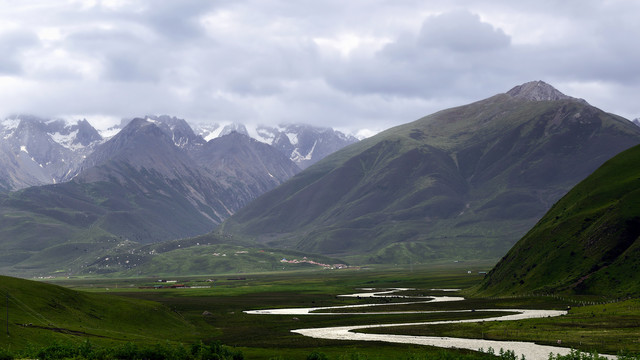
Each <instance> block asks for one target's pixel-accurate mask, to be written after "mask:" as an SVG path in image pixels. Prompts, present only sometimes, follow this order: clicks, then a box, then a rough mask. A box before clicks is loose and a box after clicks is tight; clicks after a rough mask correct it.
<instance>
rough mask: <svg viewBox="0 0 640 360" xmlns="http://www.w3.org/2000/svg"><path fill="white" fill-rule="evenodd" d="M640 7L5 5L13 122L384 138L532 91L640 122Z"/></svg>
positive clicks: (123, 1) (265, 0)
mask: <svg viewBox="0 0 640 360" xmlns="http://www.w3.org/2000/svg"><path fill="white" fill-rule="evenodd" d="M639 15H640V1H627V0H601V1H594V0H580V1H578V0H566V1H548V0H524V1H512V0H495V1H480V0H467V1H464V0H446V1H445V0H442V1H439V0H428V1H425V0H415V1H414V0H394V1H388V0H348V1H345V0H326V1H318V0H313V1H307V0H298V1H288V0H282V1H278V0H215V1H214V0H212V1H207V0H184V1H176V0H140V1H128V0H102V1H100V0H93V1H91V0H82V1H80V0H70V1H62V0H60V1H56V0H40V1H36V0H34V1H31V0H0V116H7V115H9V114H12V113H31V114H36V115H40V116H45V117H67V118H74V117H87V119H88V120H89V121H91V122H93V123H94V125H95V126H101V127H104V126H107V125H108V124H109V123H111V122H117V121H118V120H119V119H120V118H123V117H134V116H142V115H145V114H170V115H174V116H178V117H181V118H184V119H186V120H188V121H191V122H196V123H197V122H218V123H225V122H230V121H237V122H243V123H247V124H251V123H254V124H255V123H263V124H278V123H290V122H304V123H312V124H316V125H322V126H331V127H335V128H339V129H342V130H345V131H349V132H357V131H364V132H363V133H373V132H377V131H380V130H383V129H386V128H388V127H391V126H393V125H398V124H402V123H406V122H409V121H412V120H415V119H417V118H419V117H422V116H424V115H428V114H430V113H432V112H435V111H437V110H441V109H444V108H447V107H451V106H456V105H462V104H466V103H469V102H471V101H475V100H480V99H483V98H486V97H489V96H491V95H494V94H496V93H501V92H506V91H507V90H509V89H510V88H511V87H513V86H515V85H517V84H521V83H524V82H527V81H531V80H544V81H546V82H548V83H550V84H552V85H554V86H555V87H556V88H558V89H559V90H560V91H562V92H564V93H565V94H567V95H571V96H575V97H581V98H584V99H586V100H587V101H589V102H590V103H591V104H592V105H595V106H597V107H599V108H601V109H603V110H605V111H609V112H613V113H616V114H619V115H622V116H625V117H627V118H635V117H640V45H638V44H639V43H638V39H640V16H639Z"/></svg>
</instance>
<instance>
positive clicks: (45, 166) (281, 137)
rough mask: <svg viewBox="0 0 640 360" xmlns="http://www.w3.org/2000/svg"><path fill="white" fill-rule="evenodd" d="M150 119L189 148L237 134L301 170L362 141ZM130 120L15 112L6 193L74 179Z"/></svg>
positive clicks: (1, 178)
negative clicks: (105, 125) (105, 122)
mask: <svg viewBox="0 0 640 360" xmlns="http://www.w3.org/2000/svg"><path fill="white" fill-rule="evenodd" d="M144 119H146V120H147V121H149V122H152V123H155V124H156V125H157V126H158V127H159V128H160V129H161V130H162V131H163V132H164V133H165V134H167V135H168V136H169V137H170V138H171V139H172V141H173V143H174V144H175V145H176V146H177V147H179V148H182V149H184V150H187V151H191V150H194V149H196V148H198V147H202V146H204V145H205V144H206V143H207V142H208V141H211V140H213V139H217V138H220V137H222V136H225V135H229V134H231V133H233V132H235V133H238V134H242V135H246V136H249V137H251V138H253V139H255V140H258V141H260V142H262V143H265V144H268V145H271V146H273V147H274V148H276V149H277V150H278V151H280V152H281V153H282V154H284V155H285V156H286V157H287V158H289V159H291V161H293V162H294V163H295V164H296V165H297V166H298V167H299V168H301V169H305V168H307V167H308V166H310V165H312V164H314V163H315V162H317V161H318V160H320V159H322V158H324V157H325V156H327V155H329V154H331V153H333V152H334V151H337V150H339V149H341V148H343V147H345V146H347V145H349V144H352V143H354V142H357V141H358V139H357V138H355V137H354V136H351V135H345V134H343V133H341V132H339V131H336V130H333V129H331V128H321V127H316V126H311V125H303V124H288V125H280V126H275V127H274V126H257V127H247V126H245V125H244V124H240V123H229V124H224V125H221V124H202V125H196V126H192V125H190V124H189V123H187V121H185V120H183V119H179V118H176V117H172V116H168V115H160V116H156V115H147V116H145V117H144ZM130 121H131V119H123V120H122V121H121V122H120V124H118V125H115V126H113V127H111V128H109V129H106V130H102V131H100V132H99V131H98V130H96V129H95V128H94V127H93V126H91V124H90V123H89V121H87V120H86V119H82V120H78V121H76V122H75V123H68V122H67V121H65V120H62V119H43V118H39V117H36V116H31V115H14V116H10V117H8V118H6V119H4V120H2V121H0V191H12V190H19V189H22V188H25V187H29V186H37V185H46V184H55V183H60V182H63V181H67V180H70V179H72V178H73V177H74V176H76V175H77V174H78V173H79V172H80V171H81V169H82V168H83V167H86V164H85V165H84V166H83V165H82V162H83V161H84V159H85V158H87V157H88V156H89V155H91V154H92V153H93V151H94V150H95V148H96V146H97V145H98V144H101V143H103V142H105V141H106V140H108V139H109V138H111V137H113V136H114V135H116V134H117V133H118V132H120V131H121V130H122V129H123V128H125V127H126V126H127V124H129V122H130ZM194 129H195V131H194Z"/></svg>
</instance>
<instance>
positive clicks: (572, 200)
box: [478, 146, 640, 297]
mask: <svg viewBox="0 0 640 360" xmlns="http://www.w3.org/2000/svg"><path fill="white" fill-rule="evenodd" d="M639 163H640V146H636V147H633V148H632V149H629V150H627V151H625V152H623V153H621V154H619V155H617V156H616V157H614V158H613V159H611V160H609V161H607V162H606V163H605V164H604V165H602V167H600V168H599V169H598V170H597V171H595V172H594V173H593V174H592V175H590V176H589V177H588V178H586V179H585V180H584V181H582V182H581V183H580V184H578V185H576V187H574V188H573V189H572V190H571V191H570V192H569V193H568V194H567V195H565V196H564V197H563V198H562V199H561V200H560V201H558V202H557V203H556V204H555V205H554V206H553V207H552V208H551V210H549V212H548V213H547V214H546V215H545V216H544V217H543V218H542V219H541V220H540V221H539V222H538V223H537V224H536V226H535V227H533V228H532V229H531V231H529V232H528V233H527V234H526V236H524V237H523V238H522V239H521V240H520V241H518V242H517V243H516V244H515V245H514V247H513V248H512V249H511V250H510V251H509V252H508V253H507V255H505V256H504V257H503V258H502V260H500V262H499V263H498V264H497V265H496V266H495V267H494V269H493V270H491V272H489V274H488V275H487V277H486V278H485V280H484V281H483V282H482V284H481V286H480V287H479V288H478V291H479V292H480V293H481V294H487V295H489V294H513V293H525V292H544V293H550V292H574V293H580V294H597V295H605V296H609V297H613V296H615V297H623V296H630V295H638V294H640V272H638V270H639V269H640V241H639V240H638V237H639V236H640V167H638V164H639Z"/></svg>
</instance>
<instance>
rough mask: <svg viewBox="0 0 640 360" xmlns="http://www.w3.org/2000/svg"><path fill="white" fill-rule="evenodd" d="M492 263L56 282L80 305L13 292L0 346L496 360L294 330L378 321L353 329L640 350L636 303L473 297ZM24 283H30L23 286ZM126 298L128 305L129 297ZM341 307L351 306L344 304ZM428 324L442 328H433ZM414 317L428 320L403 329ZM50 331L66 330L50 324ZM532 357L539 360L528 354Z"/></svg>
mask: <svg viewBox="0 0 640 360" xmlns="http://www.w3.org/2000/svg"><path fill="white" fill-rule="evenodd" d="M490 267H491V264H489V263H473V262H469V263H464V264H460V263H457V264H456V263H447V264H434V265H432V266H428V267H425V266H420V267H414V268H413V269H410V268H407V267H381V268H373V267H372V268H366V269H358V270H353V269H346V270H331V271H329V270H326V271H325V270H323V271H308V270H307V271H302V272H300V271H294V272H281V273H255V274H243V275H242V276H237V275H234V274H228V275H224V274H221V275H217V276H213V277H199V276H192V277H189V278H185V277H168V278H164V280H171V281H174V280H175V281H176V283H178V284H188V285H192V286H193V287H192V288H164V289H153V288H151V289H144V288H141V287H145V286H154V284H158V280H159V279H154V278H125V279H82V278H75V279H58V280H50V281H52V282H54V283H56V284H58V285H63V286H64V287H65V288H66V289H64V290H63V289H60V290H58V291H61V292H62V293H63V294H64V293H69V292H74V291H80V292H79V293H78V294H79V295H80V297H78V296H77V295H76V296H74V298H76V299H77V300H76V301H75V303H74V304H71V303H69V304H67V305H66V307H65V308H66V309H69V310H64V311H71V310H72V309H75V310H73V311H74V312H73V314H74V315H72V316H69V315H64V314H65V313H64V312H61V311H63V310H62V309H65V308H60V307H54V306H53V305H52V304H54V303H55V302H56V301H57V300H54V299H52V298H49V299H48V300H46V301H45V304H43V305H41V306H39V307H38V306H37V305H36V304H35V303H34V301H35V298H29V297H28V296H27V295H25V294H22V293H19V292H17V290H15V289H10V290H9V291H10V292H11V296H12V299H13V300H11V301H10V304H11V319H13V320H12V321H11V322H10V324H9V325H10V327H9V331H10V334H11V335H10V336H8V337H5V336H2V337H0V349H2V348H4V349H12V350H13V351H17V350H18V349H24V348H25V346H26V345H27V344H31V345H29V346H31V347H38V346H47V345H50V344H51V343H58V344H66V345H70V346H73V345H74V344H75V345H80V344H82V343H83V342H85V341H87V340H88V341H89V342H90V344H91V346H93V347H94V348H118V347H119V346H122V345H123V344H127V343H132V344H137V345H136V346H138V347H145V346H156V344H165V345H163V346H165V347H167V346H169V345H170V344H173V345H171V346H182V345H180V344H183V345H187V346H191V345H190V344H193V343H198V342H199V341H203V342H204V343H205V344H207V343H210V342H211V341H219V342H220V343H221V344H223V345H224V346H225V347H228V349H229V351H231V352H236V353H238V352H241V353H242V354H243V356H244V358H246V359H301V358H302V359H304V358H306V357H307V356H310V355H311V354H313V353H316V354H322V355H324V356H326V358H328V359H351V358H354V357H355V358H358V359H426V358H431V357H434V356H435V357H438V358H449V359H485V358H486V359H490V358H493V355H489V354H487V353H486V352H487V351H489V349H488V347H487V346H484V345H480V347H483V350H484V351H485V354H483V353H479V352H470V351H469V350H455V349H447V348H442V347H433V346H424V345H415V344H414V345H412V344H390V343H389V344H388V343H384V342H379V341H376V342H369V341H358V340H355V339H352V340H346V341H345V340H331V339H314V338H311V337H307V336H303V335H301V334H299V333H297V332H296V331H297V329H314V328H327V327H362V328H365V327H368V325H371V324H376V328H375V329H371V328H369V329H362V330H357V332H358V333H383V334H394V335H410V336H430V337H437V338H440V337H457V338H470V339H484V340H491V341H494V343H493V344H496V343H499V342H500V341H519V342H535V343H537V344H540V345H544V346H554V347H557V346H559V345H558V340H560V339H561V340H562V344H561V346H562V347H563V348H565V349H570V348H573V349H578V350H581V351H583V352H587V353H590V352H592V351H597V352H600V353H606V354H618V353H620V352H621V351H624V352H626V353H637V352H638V351H640V343H638V342H637V339H638V337H639V336H640V332H639V330H638V329H639V327H638V326H637V324H638V322H639V321H640V317H638V315H637V314H638V310H637V309H638V306H639V305H638V302H637V300H624V301H620V300H616V299H608V298H604V297H594V296H584V295H583V296H579V295H573V296H539V295H538V296H532V295H521V296H506V297H491V298H480V297H474V296H473V295H472V294H469V293H468V291H467V290H465V289H469V288H472V287H473V286H474V285H476V284H478V283H479V282H480V281H482V276H479V275H477V272H478V271H484V270H487V269H488V268H490ZM471 269H472V270H473V273H472V274H469V273H468V270H471ZM207 280H210V281H207ZM5 284H6V282H5V281H4V279H3V282H2V285H0V290H2V291H3V292H4V291H7V287H6V285H5ZM37 286H38V287H40V286H45V284H42V285H37ZM47 286H49V285H47ZM21 288H24V284H23V285H22V286H21ZM397 288H405V289H407V288H410V289H415V290H404V291H398V292H395V293H393V294H387V295H390V296H388V297H367V296H365V295H363V294H365V293H371V292H372V290H366V289H379V291H382V290H388V289H397ZM446 288H457V289H462V290H460V291H455V292H452V291H445V290H444V289H446ZM352 293H360V296H352V297H346V296H338V295H342V294H352ZM393 295H397V296H398V297H395V296H393ZM460 295H462V296H464V297H465V298H466V299H465V300H459V301H448V302H447V301H438V302H433V301H426V300H427V299H424V298H417V299H416V298H415V297H430V296H436V297H438V296H445V297H455V296H460ZM25 296H27V297H25ZM47 297H49V296H47ZM54 298H55V297H54ZM85 298H87V299H99V298H102V299H104V300H106V301H109V302H111V303H112V304H113V305H116V304H120V305H117V306H118V307H120V310H118V311H120V312H123V311H125V312H126V311H129V310H126V309H127V308H128V307H129V306H140V305H143V304H144V305H143V306H152V307H154V308H155V309H156V310H152V311H151V312H150V313H149V314H148V315H145V316H151V318H149V319H147V320H145V321H143V322H141V321H140V320H141V316H142V315H136V314H135V313H132V314H131V315H130V316H129V318H130V319H131V320H132V323H131V325H126V323H122V321H124V318H120V320H118V322H114V323H113V326H114V328H111V329H110V327H109V326H110V325H109V324H110V322H109V321H112V320H109V319H110V318H109V316H112V315H109V314H113V312H111V311H107V310H106V309H104V308H101V307H100V305H98V304H97V303H91V305H86V306H85V305H83V304H84V301H85V300H84V299H85ZM90 301H96V300H90ZM46 302H49V305H47V304H46ZM126 303H128V304H129V305H125V304H126ZM18 304H20V306H18ZM136 304H140V305H136ZM591 304H594V305H591ZM358 305H365V306H364V307H363V306H358ZM366 305H369V306H366ZM370 305H373V306H370ZM123 306H124V307H123ZM343 306H350V308H347V309H344V310H342V309H340V307H343ZM354 306H356V307H354ZM568 306H570V309H569V310H568V314H567V315H563V316H560V317H546V316H544V317H542V318H538V319H528V320H527V319H520V320H512V321H502V322H492V321H482V320H481V321H480V322H468V323H459V324H458V323H450V322H451V321H452V320H463V321H478V320H470V319H472V318H475V319H478V318H480V319H482V318H487V317H495V316H500V315H504V314H510V313H511V314H513V313H514V312H515V310H513V309H525V310H526V311H531V310H533V309H546V310H550V311H558V312H565V311H567V307H568ZM308 307H312V308H322V307H335V308H334V309H330V310H329V311H335V313H329V314H322V315H320V314H317V313H315V312H314V313H311V314H309V315H304V314H303V313H304V311H300V310H299V309H301V308H308ZM274 308H275V309H282V310H277V312H279V314H272V315H266V314H265V313H267V312H269V311H270V309H274ZM286 308H295V309H298V310H297V311H296V313H295V314H294V313H291V310H285V309H286ZM27 309H32V310H33V311H28V310H27ZM132 310H133V308H132ZM249 310H258V312H261V313H262V314H260V315H256V314H249V313H247V311H249ZM84 311H91V313H92V314H93V315H94V316H97V317H99V318H100V320H97V319H94V320H91V321H95V322H99V323H100V324H101V325H100V326H96V325H95V324H91V321H90V319H91V317H87V318H86V319H85V318H84V317H83V315H81V314H82V312H84ZM135 311H140V310H139V309H138V310H135ZM325 311H326V310H325ZM345 311H346V313H345ZM154 312H155V313H156V314H157V315H158V316H155V315H154ZM54 314H58V315H54ZM54 316H56V317H54ZM45 319H46V320H45ZM5 320H6V319H5V318H4V315H3V314H0V322H2V323H3V324H4V321H5ZM486 320H488V319H486ZM158 321H160V322H162V321H167V324H165V325H161V324H160V323H159V322H158ZM430 322H436V323H437V324H429V323H430ZM29 323H31V324H32V325H31V326H28V327H24V326H22V325H20V324H29ZM411 323H414V324H415V323H422V324H421V325H414V326H406V325H405V326H402V327H397V326H396V325H397V324H411ZM52 325H53V326H52ZM52 328H57V329H64V331H52ZM116 328H117V330H116ZM603 328H605V329H607V332H606V333H603V332H602V329H603ZM292 331H293V332H292ZM300 332H303V331H300ZM303 333H304V332H303ZM358 336H359V335H358ZM362 336H364V335H362ZM492 348H493V351H495V353H496V354H498V353H499V351H500V348H497V347H492ZM504 350H506V346H505V349H504ZM564 351H568V350H564ZM545 355H548V354H545ZM527 358H528V359H529V358H532V359H533V357H529V356H527ZM545 358H546V356H545Z"/></svg>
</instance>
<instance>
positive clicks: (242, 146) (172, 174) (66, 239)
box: [0, 116, 300, 273]
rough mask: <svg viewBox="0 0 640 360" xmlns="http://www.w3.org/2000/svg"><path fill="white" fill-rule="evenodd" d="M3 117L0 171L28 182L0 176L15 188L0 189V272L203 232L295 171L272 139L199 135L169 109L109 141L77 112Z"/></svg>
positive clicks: (75, 261) (86, 257) (85, 260)
mask: <svg viewBox="0 0 640 360" xmlns="http://www.w3.org/2000/svg"><path fill="white" fill-rule="evenodd" d="M13 120H14V123H15V124H14V126H13V127H11V126H6V127H5V136H4V139H5V142H3V145H6V146H5V147H6V148H7V149H9V151H8V153H7V154H8V155H7V157H6V159H8V160H7V161H8V162H9V163H10V164H12V165H14V167H13V168H11V167H7V168H6V169H5V170H11V171H12V174H22V177H17V176H14V177H12V178H11V177H10V178H8V179H9V180H11V179H28V180H32V182H27V181H23V182H13V183H11V182H10V181H5V183H6V184H7V188H9V189H11V188H21V189H20V190H16V191H13V192H6V193H4V194H0V215H1V216H0V223H1V225H2V226H1V228H0V249H1V250H2V256H0V268H1V269H9V270H7V271H13V272H15V271H17V272H19V273H24V272H28V271H37V269H41V268H42V267H43V266H44V267H47V266H51V265H52V263H48V261H51V260H52V259H55V262H54V263H55V264H56V266H61V265H62V264H67V265H69V266H72V267H75V268H78V267H82V266H84V264H86V263H88V262H92V261H93V260H91V259H95V258H97V257H99V255H100V254H102V253H103V252H104V251H107V250H110V249H113V248H120V249H123V248H128V247H129V245H130V244H145V243H151V242H159V241H164V240H171V239H177V238H184V237H189V236H196V235H200V234H204V233H207V232H209V231H211V230H213V228H214V227H215V226H216V225H217V224H219V223H220V222H222V221H223V220H224V219H226V218H227V217H229V216H230V215H232V214H233V213H234V212H235V211H237V210H238V209H240V208H241V207H243V206H244V205H246V204H247V203H248V202H250V201H251V200H253V199H254V198H255V197H257V196H258V195H260V194H262V193H264V192H266V191H268V190H270V189H272V188H274V187H276V186H277V185H279V184H280V183H282V182H284V181H285V180H287V179H288V178H290V177H291V176H293V175H294V174H296V173H297V172H299V171H300V168H299V167H298V166H297V165H296V164H295V163H294V162H292V161H291V160H290V159H289V158H287V156H285V155H284V154H283V153H282V152H281V151H280V150H278V149H276V148H275V147H273V146H270V145H267V144H265V143H263V142H260V141H257V140H255V139H252V138H250V137H248V136H245V135H243V134H240V133H238V132H235V131H233V132H230V133H228V134H226V135H224V136H221V137H217V138H214V139H211V140H209V141H206V140H204V139H203V138H202V137H201V136H200V135H196V134H195V133H194V131H193V130H192V128H191V127H190V126H189V125H188V124H187V123H186V122H185V121H184V120H181V119H177V118H174V117H168V116H161V117H146V118H137V119H133V120H131V121H127V122H126V125H125V126H124V128H122V129H121V130H120V131H119V132H118V133H117V134H116V135H115V136H113V137H111V138H109V139H103V138H102V137H101V136H100V135H99V134H98V132H97V131H95V129H93V128H92V127H91V126H90V125H89V124H88V122H86V121H85V120H83V121H80V122H78V124H77V125H74V126H68V125H66V124H65V123H64V122H63V121H44V120H41V119H37V118H31V117H23V118H21V119H19V120H18V119H13ZM7 122H9V121H6V122H5V124H6V123H7ZM9 125H11V124H9ZM90 130H92V131H90ZM24 139H26V140H27V141H26V142H21V140H24ZM60 139H64V140H65V141H64V142H62V143H58V142H57V141H55V140H60ZM43 144H44V145H43ZM15 149H19V150H18V151H17V155H16V151H11V150H15ZM23 153H24V154H23ZM12 155H13V158H12V157H11V156H12ZM16 158H17V159H23V160H24V159H25V158H26V159H28V160H29V163H28V164H30V165H31V166H30V167H24V166H22V165H23V164H24V161H23V162H20V161H15V159H16ZM25 161H26V160H25ZM34 169H35V170H37V171H36V172H34ZM34 174H35V175H38V176H39V177H38V176H35V175H34ZM42 174H45V175H46V176H44V175H43V176H40V175H42ZM47 176H52V178H51V179H49V178H48V177H47ZM43 183H44V184H47V185H42V184H43ZM28 185H34V186H28ZM36 185H39V186H36ZM79 259H82V260H79ZM71 263H72V264H71ZM43 264H44V265H43Z"/></svg>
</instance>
